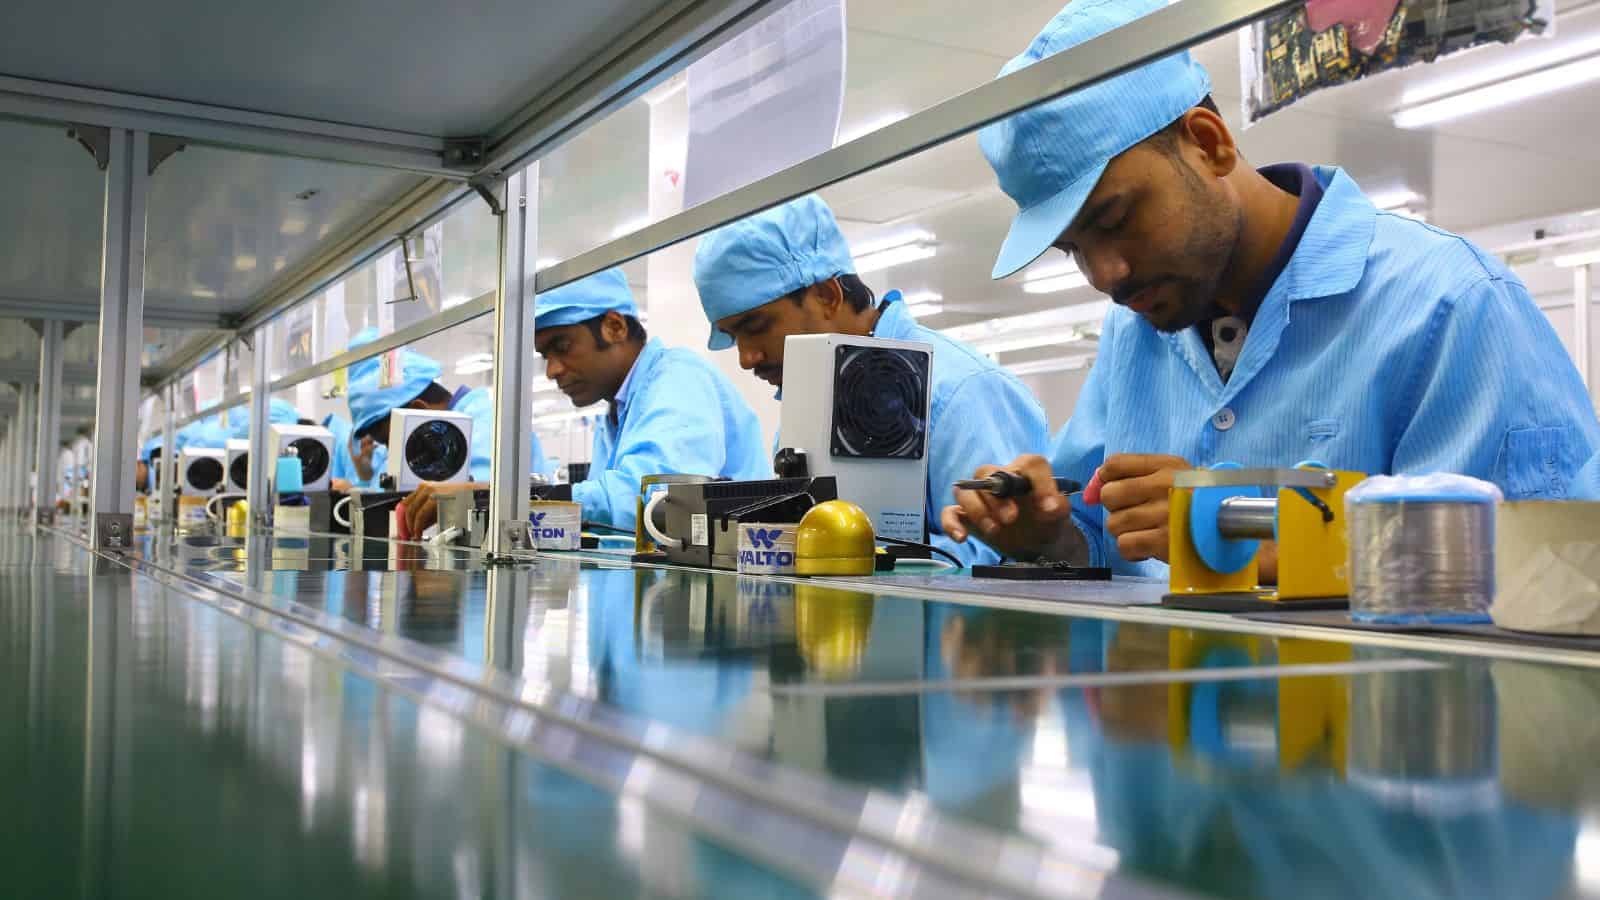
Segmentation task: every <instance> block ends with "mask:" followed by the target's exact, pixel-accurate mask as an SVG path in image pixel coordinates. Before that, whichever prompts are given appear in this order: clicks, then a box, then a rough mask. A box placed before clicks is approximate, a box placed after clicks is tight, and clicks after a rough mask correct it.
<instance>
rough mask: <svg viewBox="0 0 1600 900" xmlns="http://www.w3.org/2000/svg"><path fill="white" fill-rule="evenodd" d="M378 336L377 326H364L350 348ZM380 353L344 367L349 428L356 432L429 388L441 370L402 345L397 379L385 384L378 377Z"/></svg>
mask: <svg viewBox="0 0 1600 900" xmlns="http://www.w3.org/2000/svg"><path fill="white" fill-rule="evenodd" d="M377 337H378V330H377V329H376V328H371V327H368V328H364V329H362V330H361V331H359V332H357V334H356V336H355V337H353V338H351V339H350V348H351V349H355V348H356V347H359V346H361V345H362V344H367V343H371V342H372V341H374V340H377ZM383 356H384V354H379V355H377V356H373V357H369V358H367V359H363V360H362V361H360V362H358V363H352V364H351V365H350V366H349V368H348V369H347V370H346V372H347V373H348V376H349V387H348V388H347V399H348V400H349V401H350V422H351V425H350V427H351V431H352V432H353V433H355V434H360V433H361V432H362V431H363V430H364V429H366V428H369V427H371V426H372V425H373V424H374V423H376V422H377V421H378V420H380V419H382V418H384V417H385V416H387V415H389V413H391V412H393V411H394V409H395V407H398V406H405V405H406V404H407V403H410V402H411V401H413V400H415V399H417V398H418V397H420V396H422V392H423V391H425V390H427V389H428V385H430V384H432V383H433V382H434V381H436V380H438V378H439V375H440V373H441V371H442V370H441V369H440V368H439V364H438V363H436V362H434V361H433V360H431V359H429V358H428V357H426V356H423V355H422V354H421V353H418V352H416V351H415V350H408V349H405V348H401V350H400V372H399V375H398V378H397V379H396V380H395V383H394V384H391V385H389V386H388V387H384V386H382V385H381V384H379V376H380V375H382V372H383Z"/></svg>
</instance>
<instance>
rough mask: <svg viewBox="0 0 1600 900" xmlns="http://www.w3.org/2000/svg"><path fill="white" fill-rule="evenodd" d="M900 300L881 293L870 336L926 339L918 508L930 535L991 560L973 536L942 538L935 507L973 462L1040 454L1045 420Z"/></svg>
mask: <svg viewBox="0 0 1600 900" xmlns="http://www.w3.org/2000/svg"><path fill="white" fill-rule="evenodd" d="M899 298H900V292H899V291H891V292H890V293H889V294H887V295H885V297H884V299H885V300H888V301H889V304H888V307H887V308H886V309H884V311H883V315H882V316H881V317H879V319H878V325H877V327H876V328H874V329H873V332H872V336H873V337H880V338H887V339H890V340H897V341H924V342H926V343H929V344H932V345H933V396H932V398H931V400H930V403H929V411H928V412H929V415H928V418H929V434H928V496H927V498H926V509H925V511H926V513H927V517H928V531H929V534H930V535H931V537H930V540H931V541H932V543H933V544H934V545H935V546H937V547H939V548H941V549H944V550H948V551H949V552H951V553H953V554H955V555H956V557H957V558H958V559H960V560H962V561H963V562H964V563H966V564H967V565H969V566H970V565H974V564H978V565H983V564H987V563H993V562H997V561H998V560H999V558H1000V555H999V554H998V553H996V552H995V551H994V550H991V549H990V548H989V547H988V546H986V545H985V544H984V543H983V542H982V541H979V540H978V539H977V538H968V539H967V541H966V542H964V543H960V544H958V543H956V542H955V541H952V540H950V539H949V538H947V537H945V536H944V532H943V530H942V529H941V528H940V527H939V512H940V511H941V510H942V509H944V507H946V506H948V505H950V504H951V503H954V502H955V497H954V494H953V493H952V486H953V485H954V484H955V482H956V481H958V480H960V479H963V478H971V477H972V473H973V470H974V469H976V468H977V467H978V466H980V465H983V464H984V463H996V464H1003V463H1008V462H1010V461H1012V460H1013V459H1016V458H1017V457H1018V456H1021V455H1022V454H1024V453H1043V452H1045V450H1046V448H1047V447H1048V446H1049V444H1050V425H1049V422H1048V421H1047V420H1046V419H1045V415H1044V410H1043V409H1042V408H1040V406H1039V401H1038V400H1037V399H1035V398H1034V396H1033V393H1032V392H1031V391H1029V390H1028V388H1027V386H1026V385H1024V384H1023V383H1022V382H1021V381H1019V380H1017V377H1016V376H1015V375H1012V374H1011V373H1010V372H1007V371H1006V370H1005V369H1002V368H1001V367H1000V366H999V365H998V364H996V363H995V362H994V361H993V360H990V359H989V358H988V357H986V356H984V355H982V354H981V353H978V352H977V351H976V350H973V349H972V348H971V347H969V346H967V345H966V344H963V343H961V342H959V341H956V340H952V339H950V338H948V337H946V336H944V335H943V334H940V333H939V332H937V331H934V330H933V329H932V328H929V327H927V326H926V325H919V324H917V321H916V320H915V319H913V318H912V317H911V312H910V310H909V309H907V307H906V305H905V304H904V303H902V302H900V299H899ZM1084 480H1085V482H1086V483H1087V479H1084Z"/></svg>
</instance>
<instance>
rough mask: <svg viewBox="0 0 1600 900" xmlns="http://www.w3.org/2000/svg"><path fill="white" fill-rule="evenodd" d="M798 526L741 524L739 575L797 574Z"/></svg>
mask: <svg viewBox="0 0 1600 900" xmlns="http://www.w3.org/2000/svg"><path fill="white" fill-rule="evenodd" d="M795 528H796V526H794V525H764V524H745V523H743V522H741V523H740V524H739V574H741V575H793V574H794V532H795Z"/></svg>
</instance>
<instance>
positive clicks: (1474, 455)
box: [995, 167, 1600, 576]
mask: <svg viewBox="0 0 1600 900" xmlns="http://www.w3.org/2000/svg"><path fill="white" fill-rule="evenodd" d="M1315 172H1316V176H1317V179H1318V181H1320V182H1321V183H1322V185H1323V187H1324V194H1323V197H1322V202H1321V203H1320V204H1319V205H1318V206H1317V210H1316V213H1315V215H1313V216H1312V219H1311V222H1310V224H1309V225H1308V226H1307V227H1306V230H1305V234H1304V235H1303V236H1302V237H1301V239H1300V242H1299V244H1298V245H1297V247H1296V249H1295V251H1294V254H1293V256H1292V257H1291V258H1290V260H1289V263H1288V265H1287V266H1286V267H1285V268H1284V270H1283V272H1282V274H1280V275H1279V276H1278V279H1277V280H1276V281H1275V282H1274V283H1273V285H1272V287H1271V288H1270V289H1269V290H1268V292H1267V294H1266V297H1265V298H1264V299H1263V301H1262V303H1261V307H1260V309H1259V310H1258V311H1257V313H1256V316H1255V321H1254V323H1253V324H1252V325H1251V327H1250V333H1249V337H1248V338H1247V339H1246V341H1245V345H1244V349H1243V351H1242V352H1241V354H1240V356H1239V360H1238V363H1237V365H1236V367H1235V369H1234V371H1233V374H1232V377H1231V378H1229V380H1228V381H1227V382H1223V380H1222V379H1221V377H1220V376H1219V375H1218V374H1217V368H1216V365H1215V363H1214V362H1213V361H1212V358H1211V354H1210V353H1209V352H1208V351H1207V349H1206V347H1205V345H1204V343H1203V342H1202V341H1201V338H1200V335H1199V333H1198V332H1197V331H1196V330H1195V329H1192V328H1191V329H1187V330H1185V331H1182V332H1179V333H1177V334H1165V333H1162V332H1159V331H1157V330H1156V329H1155V328H1154V327H1152V326H1151V325H1150V324H1149V323H1148V322H1146V321H1144V320H1143V319H1142V318H1140V317H1139V316H1138V315H1137V314H1136V313H1134V312H1133V311H1131V310H1128V309H1126V308H1123V307H1112V309H1111V311H1110V312H1109V313H1108V314H1107V315H1106V319H1105V324H1104V326H1103V328H1102V330H1101V336H1100V353H1099V356H1098V358H1097V359H1096V360H1095V363H1094V367H1093V368H1092V369H1091V370H1090V372H1089V378H1088V380H1087V382H1086V383H1085V384H1084V387H1083V392H1082V394H1081V395H1080V396H1079V398H1078V404H1077V408H1076V410H1075V411H1074V413H1073V416H1072V420H1071V421H1069V422H1068V423H1067V425H1066V427H1065V428H1063V429H1062V431H1061V433H1060V435H1058V436H1057V438H1056V441H1055V446H1054V447H1053V449H1052V451H1051V456H1052V459H1053V462H1054V466H1055V471H1056V472H1057V473H1058V474H1060V475H1065V476H1067V477H1069V478H1075V479H1077V480H1080V481H1083V482H1085V483H1087V482H1088V480H1089V478H1090V477H1091V476H1092V475H1093V474H1094V471H1095V469H1096V467H1098V466H1099V465H1100V464H1101V463H1102V462H1104V461H1105V459H1106V457H1108V456H1110V455H1113V454H1117V453H1167V454H1173V455H1176V456H1181V457H1183V458H1184V459H1186V460H1188V461H1189V462H1190V463H1192V464H1195V465H1212V464H1215V463H1218V462H1224V461H1232V462H1238V463H1240V464H1243V465H1245V466H1292V465H1294V464H1296V463H1298V462H1300V461H1302V460H1305V459H1317V460H1320V461H1322V462H1324V463H1326V464H1328V465H1330V466H1332V467H1334V468H1336V469H1350V470H1355V471H1360V472H1368V473H1372V474H1378V473H1387V474H1415V473H1426V472H1456V473H1460V474H1464V475H1471V476H1474V477H1477V478H1483V479H1486V480H1489V481H1493V482H1494V483H1495V484H1497V485H1499V487H1500V490H1501V491H1503V492H1504V493H1505V496H1506V499H1508V500H1520V499H1531V498H1551V499H1554V498H1563V497H1571V498H1576V497H1590V496H1594V495H1595V494H1594V491H1595V488H1594V487H1593V486H1592V485H1586V484H1585V483H1584V482H1582V481H1580V480H1578V475H1579V469H1580V467H1582V466H1583V464H1584V463H1585V462H1586V461H1588V459H1589V458H1590V456H1591V455H1593V454H1594V452H1595V450H1596V449H1597V448H1600V423H1597V422H1596V419H1595V414H1594V409H1593V406H1592V405H1591V404H1590V401H1589V396H1588V394H1587V392H1586V391H1585V390H1584V387H1583V383H1582V382H1581V381H1580V380H1579V378H1578V372H1577V369H1576V368H1574V367H1573V365H1572V362H1571V360H1570V358H1569V357H1568V356H1567V352H1566V350H1565V349H1564V348H1563V347H1562V344H1561V341H1560V339H1559V338H1558V337H1557V336H1556V332H1555V329H1553V328H1552V327H1551V326H1550V323H1549V321H1548V320H1547V319H1546V318H1545V316H1544V313H1542V312H1540V310H1539V308H1538V306H1537V305H1535V304H1534V302H1533V299H1532V298H1531V297H1530V296H1529V295H1528V290H1527V288H1526V287H1524V286H1523V284H1522V282H1521V281H1519V280H1518V279H1517V278H1516V276H1515V275H1513V274H1511V272H1510V271H1508V270H1507V269H1506V268H1505V266H1503V265H1501V263H1500V262H1499V261H1498V260H1496V259H1494V258H1493V257H1491V256H1489V255H1487V254H1486V253H1484V252H1483V251H1482V250H1479V249H1478V248H1477V247H1474V246H1473V245H1472V244H1470V243H1468V242H1467V241H1465V240H1463V239H1462V238H1460V237H1457V236H1456V235H1453V234H1450V233H1448V232H1445V231H1442V230H1440V229H1438V228H1434V227H1432V226H1430V225H1426V224H1424V223H1422V222H1418V221H1415V220H1413V219H1408V218H1405V217H1403V216H1399V215H1395V214H1393V213H1386V212H1380V211H1379V210H1378V209H1377V208H1376V207H1374V206H1373V205H1372V203H1371V201H1369V200H1368V199H1367V198H1366V196H1365V195H1363V194H1362V193H1361V190H1360V188H1358V187H1357V186H1356V183H1355V182H1354V181H1352V180H1351V179H1350V178H1349V176H1347V175H1345V174H1344V172H1342V171H1341V170H1339V169H1336V168H1320V167H1319V168H1317V169H1315ZM995 458H997V459H998V458H1006V457H1005V456H1004V454H1000V455H999V456H997V457H995ZM1073 519H1074V521H1075V522H1076V523H1077V525H1078V527H1079V528H1080V529H1081V530H1082V531H1083V533H1084V535H1085V536H1086V537H1087V539H1088V542H1089V555H1090V560H1091V562H1092V563H1094V564H1095V565H1110V566H1113V567H1114V568H1115V569H1116V570H1117V571H1119V572H1123V573H1129V574H1144V575H1157V576H1164V575H1165V574H1166V566H1165V565H1164V564H1161V563H1159V562H1154V561H1146V562H1144V563H1137V564H1130V563H1128V562H1126V561H1125V560H1123V559H1122V557H1121V556H1120V555H1119V554H1118V552H1117V547H1116V541H1115V540H1114V539H1113V538H1112V537H1111V536H1110V535H1109V533H1108V532H1106V530H1105V525H1104V523H1105V512H1104V509H1103V508H1101V507H1090V508H1088V509H1083V508H1077V509H1075V510H1074V512H1073Z"/></svg>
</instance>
